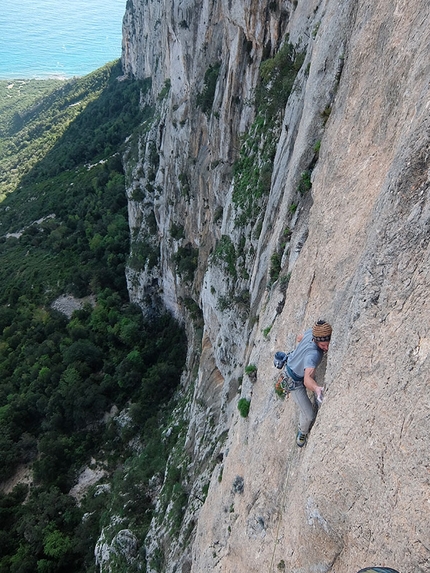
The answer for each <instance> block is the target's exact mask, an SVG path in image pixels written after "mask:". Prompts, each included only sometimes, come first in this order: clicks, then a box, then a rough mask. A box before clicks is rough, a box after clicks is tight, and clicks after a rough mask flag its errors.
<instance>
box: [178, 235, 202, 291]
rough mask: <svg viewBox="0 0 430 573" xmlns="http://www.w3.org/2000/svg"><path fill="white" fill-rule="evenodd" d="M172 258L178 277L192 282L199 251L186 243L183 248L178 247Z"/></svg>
mask: <svg viewBox="0 0 430 573" xmlns="http://www.w3.org/2000/svg"><path fill="white" fill-rule="evenodd" d="M172 258H173V261H174V262H175V265H176V272H177V273H178V275H179V276H181V277H182V278H183V279H184V280H185V281H188V282H193V280H194V273H195V272H196V269H197V264H198V258H199V250H198V249H196V248H194V247H193V246H192V245H191V243H188V244H186V245H185V246H184V247H178V250H177V252H176V253H175V254H174V255H173V257H172Z"/></svg>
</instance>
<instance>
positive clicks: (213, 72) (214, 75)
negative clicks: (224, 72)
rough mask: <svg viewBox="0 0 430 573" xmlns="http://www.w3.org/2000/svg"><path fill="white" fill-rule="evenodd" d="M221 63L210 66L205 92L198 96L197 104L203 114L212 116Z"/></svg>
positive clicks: (207, 71)
mask: <svg viewBox="0 0 430 573" xmlns="http://www.w3.org/2000/svg"><path fill="white" fill-rule="evenodd" d="M220 69H221V63H219V62H217V63H216V64H213V65H211V66H209V68H208V69H207V70H206V73H205V78H204V87H203V90H202V91H201V92H200V93H199V94H197V99H196V104H197V107H199V108H200V109H201V110H202V112H203V113H206V114H208V115H209V114H210V112H211V111H212V106H213V103H214V98H215V90H216V84H217V81H218V76H219V71H220Z"/></svg>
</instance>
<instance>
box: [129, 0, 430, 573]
mask: <svg viewBox="0 0 430 573" xmlns="http://www.w3.org/2000/svg"><path fill="white" fill-rule="evenodd" d="M429 23H430V15H429V7H428V2H427V1H425V0H412V1H411V2H408V3H405V2H403V1H401V0H398V1H395V2H392V1H389V0H376V1H374V2H367V1H364V0H358V1H352V0H350V1H345V2H336V1H334V0H326V1H324V0H323V1H316V0H315V1H313V2H302V1H300V0H299V1H298V2H289V1H288V2H287V1H284V2H266V1H264V0H260V1H256V0H255V1H251V2H240V1H239V2H235V3H231V2H221V1H219V2H208V1H207V0H203V1H202V2H198V3H196V2H191V1H190V0H188V1H187V0H184V1H182V2H179V1H178V0H170V1H168V0H163V1H162V2H152V1H151V0H149V1H147V2H144V1H143V0H129V2H128V4H127V12H126V16H125V19H124V41H123V65H124V71H125V73H127V74H128V75H132V76H134V77H136V78H151V81H152V84H151V89H150V91H149V92H148V93H147V94H146V95H145V96H143V97H144V98H145V102H146V103H147V104H151V105H153V106H154V108H155V110H156V111H155V114H154V116H153V119H152V120H148V122H146V123H145V124H144V125H143V126H142V130H141V133H140V134H139V137H138V139H137V140H136V141H135V142H134V143H130V149H129V152H128V156H127V174H128V175H127V177H128V179H127V180H128V196H129V215H130V227H131V230H132V238H133V242H132V254H133V252H135V253H137V254H139V253H140V257H138V256H137V254H136V257H135V260H136V261H140V262H139V264H138V263H136V264H135V265H134V266H130V268H129V270H128V284H129V290H130V293H131V297H132V299H133V300H135V301H136V302H138V303H139V304H140V305H141V306H142V309H143V310H144V311H145V312H152V311H154V309H156V307H157V305H163V306H165V307H167V308H169V309H170V310H171V311H172V312H173V313H174V314H175V315H176V316H177V317H178V318H179V319H181V320H182V321H184V322H185V324H186V327H187V332H188V334H189V341H190V351H189V360H188V365H189V374H188V378H187V379H184V391H188V392H190V393H191V396H192V398H191V400H190V403H189V405H188V408H187V409H186V412H185V413H186V416H187V419H188V421H189V432H188V435H187V438H186V444H185V446H184V447H185V449H186V451H187V453H188V454H189V458H188V462H187V466H186V467H187V472H188V473H187V478H186V480H185V481H186V487H187V488H188V489H187V492H188V500H193V502H192V503H191V502H190V503H189V505H188V507H187V508H185V507H184V508H183V509H184V512H185V513H184V518H183V525H182V529H181V530H180V532H179V533H178V534H177V535H176V536H172V535H171V534H170V533H169V532H168V529H167V528H166V527H165V526H164V525H163V522H162V521H157V522H154V526H153V531H152V532H151V536H150V538H151V540H150V541H148V543H147V547H148V553H149V557H148V571H166V572H173V571H182V572H192V573H201V572H202V571H213V572H223V573H228V572H232V571H239V572H240V571H246V572H247V573H252V572H253V571H260V570H267V571H276V570H277V571H283V570H285V571H294V572H296V573H298V572H305V571H306V572H321V573H324V572H333V573H344V572H347V571H348V572H351V573H354V572H355V571H357V570H358V569H359V568H360V567H364V566H366V565H368V564H374V565H375V564H376V565H377V564H380V565H382V564H385V565H387V566H391V567H394V568H396V569H398V570H399V571H401V573H406V572H409V571H414V572H415V571H417V572H424V571H427V570H428V568H429V566H430V538H429V529H428V503H429V499H428V498H429V490H428V469H429V453H428V452H429V438H428V406H429V402H428V388H427V386H428V374H427V372H428V369H429V352H430V333H429V317H430V308H429V298H428V285H429V274H430V263H429V260H430V258H429V254H430V253H429V239H430V204H429V152H430V150H429V105H430V104H429V102H430V92H429V82H428V78H429V59H428V45H429V35H430V33H429V30H430V27H429ZM287 41H288V42H289V43H290V44H291V46H292V47H293V52H294V53H293V55H292V59H293V60H294V65H293V66H292V67H293V68H294V66H295V68H296V70H295V71H296V73H297V76H296V78H295V80H294V84H293V87H292V90H291V93H290V95H289V97H288V98H287V101H286V104H285V106H283V107H282V111H281V112H277V113H278V115H277V119H278V121H277V122H274V124H273V125H271V127H270V129H269V127H268V122H267V116H266V118H264V114H263V113H262V111H261V108H260V109H259V108H258V105H257V103H256V100H255V99H254V96H255V95H256V94H257V95H258V85H259V84H258V82H259V81H260V80H261V78H262V77H263V72H264V71H265V73H266V74H267V73H269V72H268V64H266V67H265V68H264V62H272V63H273V66H274V68H276V59H275V56H276V54H279V53H282V49H283V48H284V47H285V45H286V43H287ZM299 56H300V58H299ZM262 63H263V67H262V68H261V67H260V66H261V64H262ZM274 68H272V73H274V72H273V69H274ZM256 88H257V92H256ZM270 89H271V86H270V85H269V84H268V86H267V90H266V92H267V93H271V92H270ZM280 93H282V92H280ZM278 95H279V94H278ZM265 103H266V107H268V106H269V104H270V102H269V101H268V100H266V102H265ZM255 119H257V120H260V123H259V124H258V125H257V124H256V123H255V121H254V120H255ZM264 121H266V123H264ZM261 125H265V126H266V127H267V129H266V131H264V130H262V131H258V130H259V129H260V127H259V126H261ZM256 134H257V135H256ZM257 136H258V137H257ZM268 142H269V143H270V142H272V143H273V155H271V156H270V157H269V155H270V154H269V155H267V153H266V151H267V144H268ZM241 150H242V156H241V155H240V152H241ZM244 150H247V152H246V153H245V154H244ZM246 155H248V156H251V157H252V158H253V161H252V162H251V163H250V164H249V165H248V167H247V170H248V171H246V170H243V171H242V172H239V171H238V167H237V166H238V163H235V162H237V161H238V160H240V159H241V157H242V159H243V162H242V164H243V165H245V161H244V157H245V158H246ZM254 167H256V168H258V169H257V171H258V173H259V174H260V175H259V177H260V178H258V177H257V179H255V180H254V182H255V187H257V183H258V185H260V183H261V181H262V175H261V174H264V173H265V172H268V173H269V182H270V185H268V186H267V193H265V194H264V193H263V194H262V195H260V196H258V197H256V198H255V204H254V207H255V208H254V209H253V210H252V209H251V210H249V211H247V208H245V206H244V205H247V204H246V203H245V202H246V201H247V200H248V199H249V197H250V195H251V194H250V189H251V187H248V188H247V194H246V193H245V197H244V196H241V197H238V181H239V180H240V177H241V176H243V174H244V173H248V174H251V172H252V173H254V171H253V168H254ZM265 169H266V171H265ZM241 181H242V182H243V181H244V179H242V180H241ZM132 260H133V257H132ZM320 316H323V317H325V318H326V319H327V320H329V321H330V322H331V323H332V324H333V328H334V336H333V341H332V344H331V347H330V351H329V353H328V356H327V361H326V363H325V365H324V367H322V368H320V372H319V378H318V380H319V383H320V384H324V386H325V387H326V397H325V400H324V403H323V404H322V406H321V408H320V411H319V414H318V417H317V420H316V423H315V425H314V427H313V429H312V432H311V435H310V439H309V441H308V444H307V446H306V447H305V448H304V449H303V450H298V449H297V447H296V445H295V440H294V436H295V428H296V412H295V408H294V404H293V401H292V400H286V401H282V400H280V399H279V398H278V397H277V396H276V394H275V393H274V389H273V384H274V381H275V379H276V374H277V371H276V370H275V369H274V367H273V362H272V359H273V354H274V352H275V351H276V350H285V349H289V348H291V347H292V346H293V344H294V340H295V336H296V334H297V332H299V331H301V330H302V329H303V328H306V327H308V326H310V325H311V323H312V322H313V321H314V320H315V319H317V318H318V317H320ZM200 340H201V347H200V346H199V341H200ZM251 364H252V365H255V366H256V369H257V376H256V378H250V377H249V376H248V375H247V373H246V367H247V366H249V365H251ZM196 365H198V369H196V368H194V369H193V366H196ZM252 370H253V369H252ZM249 371H250V370H248V372H249ZM239 397H243V398H247V399H249V400H250V411H249V415H248V417H247V418H242V417H241V416H240V414H239V412H238V410H237V408H236V406H237V400H238V398H239ZM209 420H210V427H208V421H209ZM184 467H185V466H184ZM205 484H206V487H204V490H205V495H202V494H201V491H202V487H203V486H204V485H205ZM206 494H207V495H206ZM154 540H155V541H154ZM157 551H158V555H159V554H160V551H161V552H162V553H163V556H164V559H163V560H155V559H154V555H155V554H156V553H157ZM151 556H152V559H151Z"/></svg>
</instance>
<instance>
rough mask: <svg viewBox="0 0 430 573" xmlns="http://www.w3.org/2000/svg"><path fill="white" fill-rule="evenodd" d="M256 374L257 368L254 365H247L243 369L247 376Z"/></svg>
mask: <svg viewBox="0 0 430 573" xmlns="http://www.w3.org/2000/svg"><path fill="white" fill-rule="evenodd" d="M256 372H257V366H256V365H255V364H248V366H247V367H246V368H245V374H248V376H249V375H250V374H255V373H256Z"/></svg>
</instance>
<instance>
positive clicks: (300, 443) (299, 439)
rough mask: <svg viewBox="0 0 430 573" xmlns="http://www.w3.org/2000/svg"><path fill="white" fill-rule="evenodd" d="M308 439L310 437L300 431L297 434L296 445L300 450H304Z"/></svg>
mask: <svg viewBox="0 0 430 573" xmlns="http://www.w3.org/2000/svg"><path fill="white" fill-rule="evenodd" d="M307 437H308V435H307V434H304V433H303V432H301V431H300V430H299V431H298V432H297V439H296V443H297V445H298V446H299V448H303V446H304V445H305V444H306V438H307Z"/></svg>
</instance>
